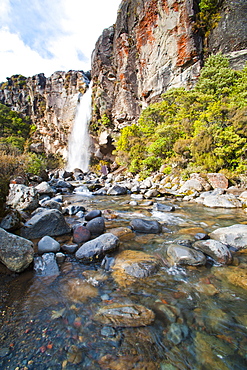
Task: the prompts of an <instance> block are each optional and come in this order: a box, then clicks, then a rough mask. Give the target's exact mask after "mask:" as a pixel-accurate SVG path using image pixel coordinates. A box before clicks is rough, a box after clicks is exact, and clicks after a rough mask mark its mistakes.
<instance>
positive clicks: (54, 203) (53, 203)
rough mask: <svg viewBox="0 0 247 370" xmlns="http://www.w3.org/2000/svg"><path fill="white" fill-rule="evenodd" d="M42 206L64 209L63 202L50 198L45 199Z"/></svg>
mask: <svg viewBox="0 0 247 370" xmlns="http://www.w3.org/2000/svg"><path fill="white" fill-rule="evenodd" d="M41 206H42V207H44V208H49V209H57V210H59V211H60V212H61V211H62V205H61V203H59V202H57V201H55V200H53V199H48V200H45V201H43V202H42V203H41Z"/></svg>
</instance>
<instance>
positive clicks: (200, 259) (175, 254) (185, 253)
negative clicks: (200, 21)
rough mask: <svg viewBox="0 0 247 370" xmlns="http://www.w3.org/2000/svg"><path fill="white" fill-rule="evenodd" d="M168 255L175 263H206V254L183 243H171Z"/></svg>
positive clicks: (195, 264)
mask: <svg viewBox="0 0 247 370" xmlns="http://www.w3.org/2000/svg"><path fill="white" fill-rule="evenodd" d="M167 256H168V258H169V259H170V261H171V262H172V263H173V264H178V265H191V266H201V265H205V263H206V256H205V255H204V254H203V253H202V252H200V251H196V250H195V249H192V248H187V247H184V246H182V245H169V247H168V248H167Z"/></svg>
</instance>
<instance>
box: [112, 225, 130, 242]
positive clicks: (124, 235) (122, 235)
mask: <svg viewBox="0 0 247 370" xmlns="http://www.w3.org/2000/svg"><path fill="white" fill-rule="evenodd" d="M108 232H109V233H112V234H113V235H116V236H117V237H118V238H119V240H122V241H123V240H131V239H133V238H134V237H135V233H134V232H133V231H132V230H131V229H129V228H128V227H116V228H114V229H109V230H108Z"/></svg>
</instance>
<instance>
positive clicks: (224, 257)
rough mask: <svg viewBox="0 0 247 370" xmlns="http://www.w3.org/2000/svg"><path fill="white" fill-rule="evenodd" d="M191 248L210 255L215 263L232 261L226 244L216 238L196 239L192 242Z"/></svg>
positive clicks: (224, 263) (223, 263)
mask: <svg viewBox="0 0 247 370" xmlns="http://www.w3.org/2000/svg"><path fill="white" fill-rule="evenodd" d="M193 248H195V249H197V250H200V251H201V252H203V253H205V254H207V255H208V256H210V257H212V258H213V259H214V260H215V261H216V262H217V263H220V264H222V265H227V264H229V263H231V261H232V254H231V252H230V250H229V249H228V248H227V246H226V245H225V244H223V243H221V242H219V241H217V240H213V239H208V240H198V241H197V242H195V243H194V244H193Z"/></svg>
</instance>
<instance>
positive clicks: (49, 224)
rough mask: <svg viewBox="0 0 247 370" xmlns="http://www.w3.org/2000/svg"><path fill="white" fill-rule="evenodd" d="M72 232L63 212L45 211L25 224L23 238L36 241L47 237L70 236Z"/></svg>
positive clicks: (22, 232) (22, 231)
mask: <svg viewBox="0 0 247 370" xmlns="http://www.w3.org/2000/svg"><path fill="white" fill-rule="evenodd" d="M70 231H71V228H70V227H69V225H68V224H67V223H66V221H65V218H64V216H63V215H62V213H61V212H59V211H58V210H56V209H44V210H42V211H40V212H38V213H36V214H35V215H34V216H33V217H31V218H30V220H28V221H27V222H26V223H25V224H24V226H23V227H22V228H21V236H23V237H24V238H27V239H36V238H42V237H43V236H46V235H49V236H58V235H63V234H68V233H69V232H70Z"/></svg>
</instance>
